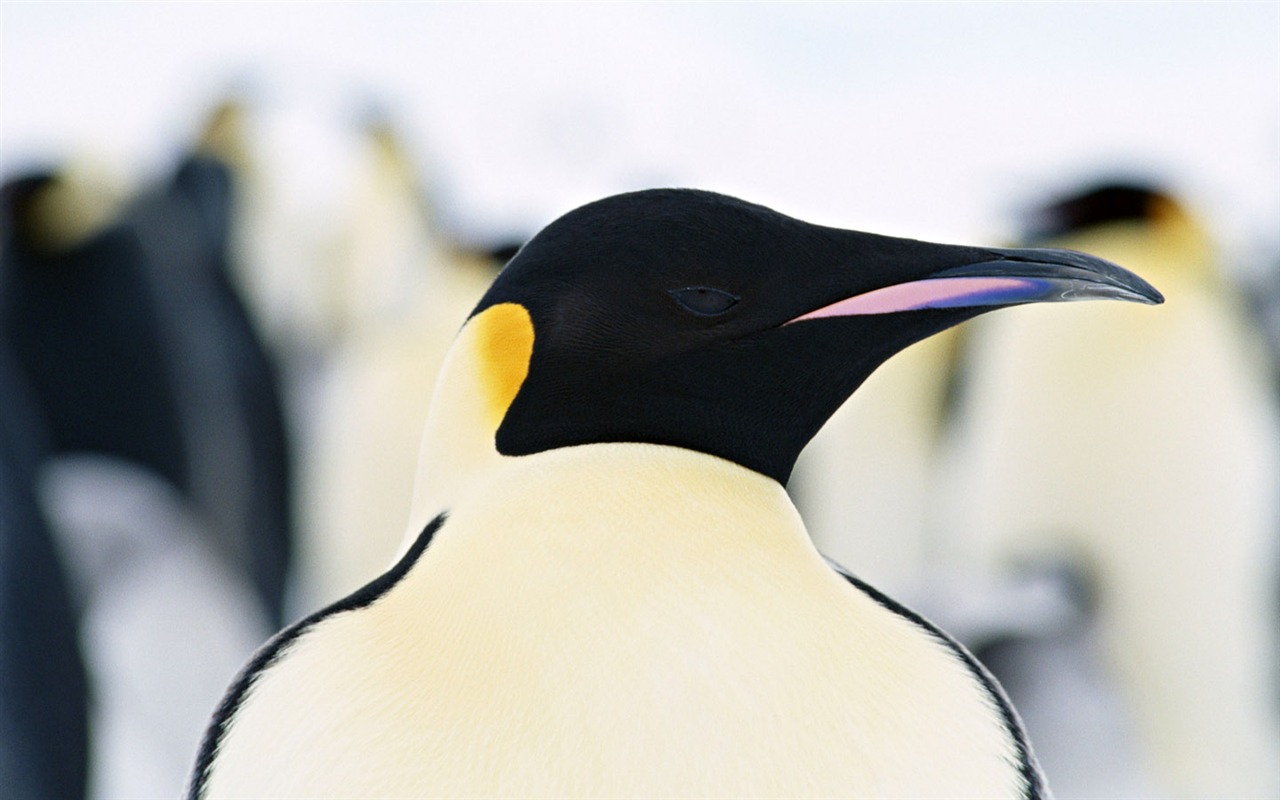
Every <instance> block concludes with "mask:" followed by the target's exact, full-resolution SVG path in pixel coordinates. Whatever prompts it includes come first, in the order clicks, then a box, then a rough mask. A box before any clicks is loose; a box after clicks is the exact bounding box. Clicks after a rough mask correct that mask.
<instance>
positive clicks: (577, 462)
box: [432, 442, 826, 585]
mask: <svg viewBox="0 0 1280 800" xmlns="http://www.w3.org/2000/svg"><path fill="white" fill-rule="evenodd" d="M446 510H447V511H448V514H449V516H448V523H447V524H446V526H445V528H444V529H442V531H441V533H440V534H439V543H440V544H441V546H443V547H445V548H451V551H452V552H454V553H455V554H461V553H463V552H465V553H469V554H471V555H472V556H474V557H478V558H479V559H480V560H481V561H483V562H484V563H485V564H487V565H489V567H492V565H493V559H494V555H493V554H494V553H495V552H498V551H505V552H508V553H512V554H517V553H519V554H522V555H520V556H518V557H517V558H518V560H519V561H520V563H521V564H523V565H524V567H526V568H534V566H535V564H534V562H539V559H544V558H549V559H550V561H549V562H548V563H546V564H544V565H543V568H545V569H548V570H551V571H552V572H554V573H556V574H559V575H560V577H561V578H564V579H567V577H566V576H567V575H568V574H569V573H575V574H576V572H577V571H578V570H577V569H576V568H575V565H577V567H580V568H581V571H582V572H583V573H584V574H582V575H577V576H576V577H575V578H574V581H576V582H578V583H579V584H581V585H591V584H592V582H593V581H594V580H596V579H597V578H600V577H601V576H599V575H592V574H587V573H592V572H595V571H597V570H604V571H605V572H610V571H611V570H612V569H613V568H618V569H624V568H625V569H626V570H627V571H628V572H633V573H635V574H643V575H658V574H662V575H674V573H677V572H679V573H684V572H687V571H689V570H692V571H694V572H699V571H702V570H710V571H713V572H721V571H724V570H726V569H729V570H731V571H735V572H739V573H741V574H767V573H769V572H771V571H772V570H775V569H777V568H778V565H779V564H793V565H798V564H803V565H805V566H806V567H807V568H809V569H818V570H823V571H825V570H826V567H825V562H824V561H823V559H822V556H821V555H819V554H818V552H817V550H816V549H815V548H814V546H813V544H812V542H811V541H810V539H809V536H808V534H807V532H806V531H805V528H804V524H803V523H802V521H801V519H800V515H799V513H798V512H797V511H796V509H795V506H794V505H792V503H791V500H790V498H789V497H788V496H787V493H786V491H785V490H784V489H783V488H782V486H781V485H780V484H778V482H777V481H775V480H773V479H772V478H769V477H766V476H764V475H762V474H760V473H757V472H753V471H751V470H748V469H746V468H744V467H741V466H739V465H737V464H734V463H733V462H730V461H727V460H725V459H721V458H718V457H716V456H711V455H707V454H704V453H699V452H695V451H692V450H686V449H683V448H678V447H671V446H666V445H654V444H641V443H619V442H610V443H601V444H587V445H576V446H571V447H563V448H557V449H554V450H547V451H543V452H540V453H535V454H532V455H527V456H518V457H508V458H503V459H502V461H500V462H499V463H497V464H495V465H493V467H492V468H491V469H489V470H487V471H486V472H485V473H483V474H482V475H477V476H475V478H474V479H473V480H472V481H471V482H470V483H469V484H468V485H467V486H465V487H462V488H461V490H460V491H459V492H458V493H457V494H456V495H455V496H454V498H453V502H452V506H451V507H450V508H448V509H446ZM446 541H449V544H447V545H446V544H444V543H445V542H446ZM435 546H436V543H435V541H433V545H432V547H433V548H434V547H435ZM550 554H558V555H555V556H554V557H553V556H551V555H550ZM586 554H590V555H589V557H587V555H586ZM539 563H540V562H539ZM489 567H486V568H489ZM535 571H536V570H535Z"/></svg>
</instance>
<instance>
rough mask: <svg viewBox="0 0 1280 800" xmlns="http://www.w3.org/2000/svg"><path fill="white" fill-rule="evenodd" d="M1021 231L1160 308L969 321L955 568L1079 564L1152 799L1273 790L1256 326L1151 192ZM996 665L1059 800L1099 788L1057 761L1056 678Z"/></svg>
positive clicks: (1049, 211) (1261, 378) (1094, 194)
mask: <svg viewBox="0 0 1280 800" xmlns="http://www.w3.org/2000/svg"><path fill="white" fill-rule="evenodd" d="M1027 238H1028V240H1029V243H1033V244H1035V245H1036V246H1052V247H1065V248H1071V249H1078V250H1085V251H1088V252H1090V253H1095V254H1097V255H1099V256H1101V257H1103V258H1107V259H1111V260H1114V261H1117V262H1119V263H1123V264H1125V265H1126V266H1128V267H1130V268H1132V269H1135V270H1137V271H1138V272H1140V273H1142V274H1143V275H1145V276H1147V277H1149V278H1150V279H1151V280H1152V281H1153V282H1154V283H1156V284H1158V285H1159V286H1160V287H1161V289H1162V290H1163V291H1164V293H1165V296H1166V298H1167V303H1166V306H1165V308H1164V309H1163V311H1162V313H1161V314H1158V315H1141V318H1140V319H1139V315H1136V314H1133V313H1131V312H1130V309H1127V308H1123V307H1114V306H1105V307H1104V306H1100V305H1098V306H1092V305H1091V306H1089V307H1086V308H1073V309H1071V310H1070V312H1071V313H1070V319H1068V318H1067V315H1065V314H1061V313H1058V312H1060V311H1061V309H1055V308H1047V309H1042V311H1043V312H1044V313H1042V314H1025V313H1021V311H1020V310H1018V309H1015V310H1012V311H1010V312H1009V313H1007V314H1005V315H1003V316H1000V317H992V318H984V319H981V320H978V321H977V322H976V324H974V325H973V326H972V327H971V328H970V331H969V340H968V346H967V347H966V350H965V353H964V358H965V369H966V372H965V384H964V392H963V394H962V399H961V401H960V407H959V413H958V419H957V421H956V425H955V430H954V431H953V433H954V437H953V438H952V440H951V442H950V445H951V447H952V451H951V454H950V455H951V456H953V457H954V458H955V461H954V463H955V464H959V465H963V466H961V467H958V468H956V469H955V470H952V474H950V475H949V476H948V478H947V488H948V490H947V493H946V495H947V501H946V508H945V513H942V514H941V515H940V516H939V523H940V528H941V532H942V533H944V534H945V538H944V539H943V541H944V542H945V543H946V546H947V548H948V550H949V555H950V557H951V559H952V561H951V563H953V564H956V565H958V566H959V568H961V569H970V570H974V571H983V570H989V571H993V572H997V573H998V572H1004V571H1010V570H1016V569H1018V568H1024V569H1025V568H1031V569H1035V568H1037V565H1041V566H1042V565H1045V564H1057V565H1068V569H1070V570H1072V571H1073V572H1074V573H1075V574H1077V575H1078V576H1080V577H1081V578H1082V579H1083V585H1084V586H1085V587H1087V595H1088V597H1089V606H1090V610H1091V613H1092V615H1093V617H1094V627H1095V631H1096V645H1097V650H1098V656H1099V658H1100V659H1101V663H1102V666H1103V668H1104V669H1105V670H1106V671H1107V673H1108V674H1109V675H1110V676H1112V678H1113V679H1114V681H1115V682H1116V685H1117V687H1118V694H1119V697H1120V699H1121V701H1122V703H1123V706H1124V709H1123V712H1124V715H1126V716H1128V717H1129V718H1131V720H1132V724H1133V726H1134V728H1135V729H1136V733H1137V740H1138V749H1139V751H1140V753H1141V756H1142V758H1143V763H1144V765H1145V767H1146V770H1147V772H1148V774H1149V776H1150V779H1151V781H1152V783H1153V784H1154V785H1155V786H1156V787H1157V788H1158V790H1159V792H1160V793H1162V794H1169V795H1172V796H1175V797H1258V798H1262V797H1270V798H1274V797H1276V796H1280V769H1278V768H1277V765H1280V719H1278V717H1277V712H1278V709H1280V703H1277V699H1278V697H1280V695H1278V693H1277V686H1276V679H1277V675H1278V674H1280V673H1278V671H1277V665H1276V655H1277V647H1276V637H1277V635H1278V634H1280V624H1278V622H1277V598H1278V597H1280V590H1278V588H1277V564H1278V563H1280V562H1278V560H1277V543H1278V542H1280V499H1278V494H1280V422H1278V421H1277V406H1276V402H1275V398H1274V396H1273V394H1272V387H1271V385H1270V382H1269V377H1268V375H1269V372H1268V367H1267V363H1266V358H1265V349H1264V344H1263V341H1262V339H1261V337H1260V335H1259V332H1258V330H1257V327H1256V326H1255V325H1251V323H1250V318H1249V316H1248V314H1247V312H1246V308H1245V305H1244V302H1243V300H1242V299H1241V298H1240V297H1238V296H1237V293H1236V292H1235V291H1234V287H1233V285H1232V284H1231V283H1230V281H1229V280H1228V278H1227V277H1226V276H1225V275H1224V274H1223V273H1222V272H1220V270H1219V264H1218V262H1217V260H1216V255H1215V253H1214V250H1213V247H1212V244H1211V242H1210V238H1209V236H1208V234H1207V232H1206V231H1205V230H1204V228H1203V227H1202V226H1201V224H1200V223H1199V222H1198V221H1197V220H1196V219H1195V217H1194V216H1193V215H1192V214H1191V213H1190V212H1189V211H1188V210H1187V209H1186V208H1185V207H1184V206H1183V205H1182V204H1181V203H1180V202H1178V201H1177V200H1175V199H1174V198H1172V197H1171V196H1170V195H1169V194H1168V193H1166V192H1163V191H1161V190H1159V189H1156V188H1153V187H1151V186H1147V185H1142V184H1135V183H1107V184H1103V185H1099V186H1095V187H1091V188H1089V189H1087V190H1085V191H1083V192H1080V193H1078V194H1075V195H1072V196H1070V197H1067V198H1065V199H1061V200H1057V201H1054V202H1052V203H1049V204H1048V205H1046V206H1045V207H1044V208H1043V209H1042V210H1041V211H1040V212H1039V213H1038V214H1037V215H1036V216H1035V217H1034V219H1033V221H1032V224H1031V226H1030V231H1029V233H1028V236H1027ZM1081 314H1083V315H1084V324H1081V316H1080V315H1081ZM939 616H941V618H940V619H939V622H940V623H942V624H944V625H945V624H946V619H945V615H939ZM970 644H971V645H976V646H979V647H981V645H982V644H983V643H982V642H972V641H971V642H970ZM992 666H993V669H994V670H995V671H996V672H997V673H998V674H999V673H1001V672H1002V671H1003V672H1004V674H1000V678H1001V680H1002V681H1003V682H1005V685H1006V686H1007V687H1008V688H1009V691H1010V694H1011V696H1012V698H1013V700H1014V702H1015V703H1016V704H1017V705H1018V707H1019V709H1020V710H1021V711H1022V712H1023V714H1024V716H1025V718H1026V720H1027V726H1028V730H1029V732H1030V734H1031V736H1032V737H1033V738H1035V739H1036V741H1037V743H1038V745H1039V750H1040V753H1041V757H1042V759H1043V762H1044V764H1045V768H1046V770H1047V771H1049V772H1050V773H1051V774H1054V775H1055V782H1056V784H1057V790H1058V792H1059V793H1060V795H1061V796H1063V797H1067V796H1072V795H1079V794H1083V793H1088V792H1089V791H1090V790H1091V789H1092V788H1094V787H1095V786H1096V784H1092V783H1089V782H1088V781H1087V780H1084V779H1081V776H1082V774H1087V773H1089V772H1090V771H1092V772H1094V773H1096V772H1098V771H1100V767H1099V765H1098V764H1097V763H1091V764H1088V763H1079V759H1078V758H1077V761H1076V763H1066V762H1069V761H1071V759H1072V753H1070V752H1062V750H1061V748H1059V745H1060V744H1062V745H1064V746H1065V748H1066V749H1067V750H1070V749H1071V747H1072V745H1071V744H1070V743H1069V742H1067V740H1066V739H1065V738H1064V737H1055V736H1053V735H1052V734H1053V730H1054V729H1055V728H1058V729H1062V728H1065V727H1068V725H1069V724H1068V723H1065V722H1063V720H1062V719H1061V718H1052V715H1044V714H1042V713H1041V712H1040V710H1039V709H1038V707H1037V698H1036V697H1035V696H1034V695H1035V694H1036V693H1037V692H1040V693H1043V692H1041V690H1042V689H1043V688H1044V687H1045V686H1046V685H1047V684H1050V683H1052V682H1053V681H1054V680H1055V678H1054V675H1053V674H1052V672H1050V673H1046V674H1034V675H1031V674H1020V675H1015V674H1011V673H1010V672H1009V671H1010V670H1015V669H1017V668H1019V666H1021V668H1022V669H1023V670H1024V671H1025V670H1027V669H1030V667H1028V666H1027V665H1026V663H1023V664H1021V665H1019V664H1018V663H1017V660H1016V659H1014V661H1013V662H1012V663H1001V661H1000V660H999V659H997V660H994V661H993V662H992ZM1028 694H1030V695H1031V696H1028ZM1087 704H1088V698H1075V699H1069V700H1067V701H1066V702H1064V703H1062V704H1061V706H1062V708H1061V709H1060V710H1064V711H1065V712H1067V713H1075V712H1077V711H1078V710H1079V708H1080V707H1081V706H1083V705H1087ZM1076 730H1077V731H1078V730H1079V729H1078V728H1076ZM1078 744H1079V743H1077V745H1078ZM1081 754H1082V751H1081V750H1080V749H1079V747H1078V746H1077V747H1076V749H1075V751H1074V755H1075V756H1077V757H1079V756H1081ZM1094 755H1095V756H1096V755H1098V754H1097V753H1094ZM1093 777H1095V778H1096V777H1098V776H1097V775H1094V776H1093ZM1078 779H1079V780H1078ZM1077 780H1078V782H1076V781H1077ZM1073 782H1075V783H1073ZM1073 786H1074V787H1075V788H1074V789H1073V788H1072V787H1073ZM1082 786H1083V787H1086V788H1085V789H1083V790H1081V789H1080V787H1082Z"/></svg>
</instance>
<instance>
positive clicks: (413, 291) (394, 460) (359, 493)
mask: <svg viewBox="0 0 1280 800" xmlns="http://www.w3.org/2000/svg"><path fill="white" fill-rule="evenodd" d="M361 143H362V149H361V152H360V156H361V157H360V159H359V160H358V162H357V163H358V165H359V169H358V170H357V172H356V179H355V183H354V185H353V187H352V191H351V194H350V206H349V208H348V210H347V212H346V213H344V214H343V215H342V218H343V219H344V220H345V226H344V227H343V228H342V229H341V230H340V232H339V235H338V237H337V238H336V241H335V242H334V246H333V247H332V252H333V258H332V259H331V261H330V262H329V263H328V264H326V268H325V272H324V274H325V275H326V276H327V279H326V285H327V287H328V292H327V294H326V298H327V301H326V303H325V304H324V305H325V308H327V309H328V310H329V312H328V318H329V319H331V320H332V321H333V325H332V327H333V329H334V330H335V331H339V332H340V334H341V335H340V336H339V337H337V340H336V343H335V345H334V347H333V350H332V352H331V354H330V356H329V358H328V360H327V364H326V366H325V368H324V370H323V372H322V377H321V380H320V381H319V393H318V399H317V401H316V405H315V415H314V418H313V421H312V429H311V436H310V437H309V447H308V450H307V454H306V457H305V459H304V460H303V462H302V475H301V489H300V491H301V498H300V508H301V509H302V514H303V519H302V521H303V530H304V531H305V532H306V535H305V538H304V539H303V541H302V544H301V546H300V548H301V552H300V554H299V558H300V564H299V585H300V587H301V589H300V595H301V596H300V598H299V599H300V601H301V602H302V604H303V606H305V607H307V608H310V607H314V606H315V605H317V604H322V603H326V602H329V601H332V600H334V599H336V598H338V597H342V596H343V595H346V594H348V593H350V592H352V591H354V590H355V589H357V588H359V587H360V586H362V585H364V584H365V583H367V582H368V581H369V580H371V579H372V578H374V577H375V576H377V575H379V574H381V573H382V572H383V571H384V570H385V569H386V568H387V566H388V564H389V563H390V562H391V561H392V560H393V558H394V557H395V554H396V551H397V548H398V546H399V544H400V540H401V538H402V536H403V532H404V527H405V524H406V520H407V519H408V514H409V504H408V498H409V497H410V496H411V495H412V488H413V482H414V475H415V473H416V470H417V463H418V444H419V441H420V439H421V436H422V428H423V424H424V422H425V418H426V412H425V409H426V406H427V400H428V399H429V398H430V396H431V391H432V387H433V385H434V381H435V376H436V373H437V372H438V371H439V368H440V365H441V363H442V362H443V359H444V354H445V351H446V350H447V349H448V348H449V346H450V344H451V343H452V342H453V339H454V337H455V335H456V334H457V331H458V329H459V328H460V327H461V326H462V323H463V322H464V321H465V320H466V318H467V314H468V313H469V312H470V310H471V308H472V307H474V305H475V303H476V301H478V300H479V298H480V296H481V295H482V294H483V293H484V291H485V289H487V288H488V286H489V284H490V283H491V282H492V280H493V277H494V275H495V274H496V273H497V270H498V268H499V267H501V264H502V261H501V255H502V254H500V253H499V254H489V253H487V252H481V251H479V250H476V249H474V248H467V247H464V246H462V245H460V244H458V243H457V242H456V241H455V240H454V239H453V237H451V236H450V235H449V234H448V233H447V232H446V231H444V230H443V229H442V227H441V226H440V225H439V223H438V221H437V219H436V214H435V211H434V209H433V207H432V205H431V203H430V202H429V200H428V198H427V193H426V191H425V190H424V188H423V183H422V178H421V173H420V171H419V165H418V163H417V161H416V160H415V159H414V157H413V155H412V154H411V152H410V148H409V147H408V146H407V145H406V143H405V142H404V141H403V139H402V138H401V136H400V135H399V134H398V133H397V131H396V130H395V128H394V126H393V125H392V123H391V121H390V120H389V119H388V118H387V117H386V116H385V115H383V114H379V113H371V114H368V115H367V116H366V117H365V120H364V125H363V127H362V136H361Z"/></svg>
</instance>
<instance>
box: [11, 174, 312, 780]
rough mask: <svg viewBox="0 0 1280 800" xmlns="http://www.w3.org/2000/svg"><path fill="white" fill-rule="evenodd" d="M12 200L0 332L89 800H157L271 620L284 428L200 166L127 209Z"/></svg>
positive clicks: (46, 195) (55, 199)
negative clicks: (49, 565) (16, 391)
mask: <svg viewBox="0 0 1280 800" xmlns="http://www.w3.org/2000/svg"><path fill="white" fill-rule="evenodd" d="M11 186H13V187H20V188H21V191H19V192H6V199H10V198H13V200H14V202H12V203H8V204H7V208H6V213H7V214H8V217H9V219H11V220H13V225H12V235H11V236H10V237H9V239H10V243H11V246H9V247H7V248H6V250H5V254H4V255H5V260H4V272H3V277H4V284H3V289H0V297H2V298H3V300H4V304H3V310H0V319H3V322H4V331H3V333H4V336H5V338H6V339H7V340H8V341H9V342H11V343H12V347H13V353H14V357H15V361H16V362H17V363H18V366H19V368H20V369H22V370H23V372H24V373H25V375H26V376H27V378H28V381H29V384H30V387H31V395H32V398H33V403H34V404H35V405H36V406H37V407H38V410H39V412H40V413H41V415H42V416H43V418H44V419H45V420H46V421H47V423H48V430H49V438H50V442H51V445H50V451H51V452H50V456H49V457H48V458H46V459H45V460H44V461H43V462H42V463H41V464H40V466H39V470H38V481H37V483H38V486H37V490H38V496H39V499H40V502H41V505H42V508H43V509H44V512H45V514H46V517H47V519H48V521H49V523H50V526H51V527H52V529H53V531H54V532H55V534H56V536H57V539H58V543H59V546H60V548H61V550H62V552H63V553H64V556H65V559H66V563H67V566H68V569H69V571H70V574H71V581H70V582H71V584H72V593H73V595H74V596H75V597H77V598H79V600H80V603H79V608H80V614H81V619H80V639H81V642H82V644H83V647H84V653H85V659H86V662H87V667H88V670H89V677H90V681H91V686H92V694H93V698H94V703H93V706H92V712H91V717H90V719H91V747H90V752H91V756H90V774H89V787H90V789H89V793H90V796H92V797H126V796H171V795H173V794H174V793H175V792H176V791H178V789H179V787H180V786H181V785H182V781H183V777H184V772H185V767H186V764H185V762H186V761H187V760H188V759H189V756H190V752H191V749H192V748H193V747H194V746H195V743H196V742H197V741H198V739H199V736H200V732H201V727H202V722H203V717H204V716H205V715H206V714H207V710H208V705H209V703H210V702H213V701H215V700H216V698H217V696H218V693H219V691H220V689H221V687H222V686H223V685H225V682H226V680H227V676H229V675H231V674H233V673H234V671H235V669H236V667H237V666H238V664H239V663H240V662H242V661H243V659H244V657H245V655H246V654H247V653H249V652H251V651H252V649H253V648H254V647H255V646H256V645H257V644H258V643H260V642H261V640H262V638H263V636H264V635H265V634H266V633H267V632H268V631H269V630H270V629H271V628H272V627H274V626H275V625H278V624H279V622H280V620H281V608H282V603H283V596H284V576H285V573H286V571H287V569H288V558H289V548H290V542H289V540H290V536H291V532H290V527H291V525H290V522H289V511H288V509H289V501H288V477H287V473H288V465H287V453H286V442H285V440H284V436H283V421H282V418H281V412H280V408H279V403H278V399H277V397H276V394H275V388H274V385H273V381H274V376H273V374H272V371H271V366H270V364H269V362H268V361H267V360H266V358H265V356H264V355H263V353H262V348H261V346H260V344H259V343H258V340H257V338H256V333H255V332H254V331H253V330H252V328H251V327H250V326H249V324H248V318H247V316H246V315H245V313H244V311H243V307H242V306H241V305H240V302H239V299H238V297H237V296H236V294H235V292H234V290H233V288H232V287H231V284H230V282H229V280H228V277H227V269H228V268H227V262H226V257H227V249H226V246H225V245H226V235H227V220H228V219H229V213H228V208H229V204H230V203H231V190H230V185H229V182H228V180H227V175H226V173H225V170H224V169H223V168H222V167H221V166H220V165H218V164H217V163H216V162H213V161H211V160H208V159H204V158H201V157H198V156H197V157H191V158H187V159H184V160H183V161H182V163H181V165H180V166H179V167H178V168H177V169H176V170H175V172H174V174H173V175H172V176H171V177H170V178H168V179H166V180H164V181H163V182H162V183H161V185H159V186H157V187H155V188H153V189H150V190H147V191H145V192H143V193H141V194H140V195H138V196H137V197H135V198H133V199H132V200H130V201H129V202H128V203H126V204H121V203H119V202H117V203H115V204H112V203H107V202H104V201H103V199H102V198H104V197H107V196H108V195H109V194H110V193H108V192H102V191H100V190H97V189H95V188H94V182H93V181H92V180H86V179H85V178H84V176H83V175H82V174H81V173H79V172H77V171H76V170H70V169H68V170H62V171H49V172H45V173H41V174H32V175H29V176H26V177H23V178H19V179H15V180H14V181H13V182H12V183H11ZM116 199H117V200H118V198H116Z"/></svg>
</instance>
